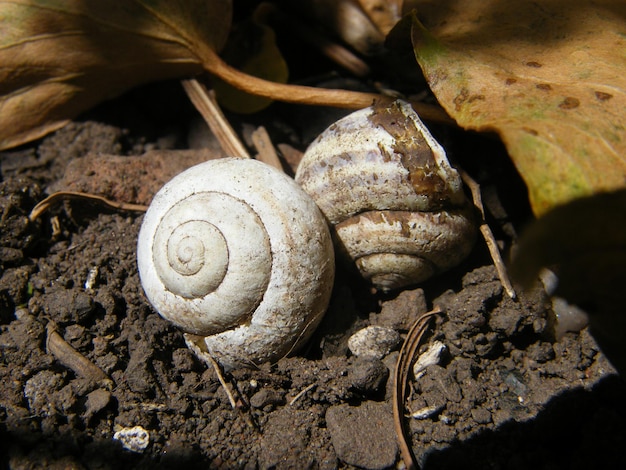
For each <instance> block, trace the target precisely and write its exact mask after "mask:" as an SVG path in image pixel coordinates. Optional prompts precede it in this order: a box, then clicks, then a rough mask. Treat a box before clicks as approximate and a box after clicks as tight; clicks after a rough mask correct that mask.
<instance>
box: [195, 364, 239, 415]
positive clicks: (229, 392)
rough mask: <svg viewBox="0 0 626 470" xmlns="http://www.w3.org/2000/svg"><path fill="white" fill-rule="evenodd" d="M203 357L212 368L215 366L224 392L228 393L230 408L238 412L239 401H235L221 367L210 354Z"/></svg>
mask: <svg viewBox="0 0 626 470" xmlns="http://www.w3.org/2000/svg"><path fill="white" fill-rule="evenodd" d="M202 357H203V358H204V359H206V360H207V361H209V363H210V364H211V366H213V370H214V371H215V375H217V380H219V381H220V384H222V387H223V388H224V391H225V392H226V396H227V397H228V401H229V402H230V406H231V407H232V408H233V410H236V409H237V400H235V395H233V392H232V391H231V389H230V387H229V386H228V382H226V379H225V378H224V375H223V374H222V369H221V368H220V365H219V364H218V363H217V361H216V360H215V359H213V356H211V355H210V354H205V355H203V356H202Z"/></svg>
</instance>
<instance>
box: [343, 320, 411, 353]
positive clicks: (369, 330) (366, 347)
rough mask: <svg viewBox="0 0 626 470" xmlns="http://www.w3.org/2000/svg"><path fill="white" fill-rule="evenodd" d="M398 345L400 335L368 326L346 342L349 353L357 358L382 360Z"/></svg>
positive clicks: (388, 329)
mask: <svg viewBox="0 0 626 470" xmlns="http://www.w3.org/2000/svg"><path fill="white" fill-rule="evenodd" d="M398 344H400V334H399V333H398V332H397V331H396V330H393V329H391V328H385V327H383V326H368V327H366V328H363V329H362V330H359V331H357V332H356V333H354V334H353V335H352V336H350V339H349V340H348V348H349V349H350V352H352V354H354V355H355V356H359V357H373V358H376V359H382V358H383V357H385V356H386V355H387V354H389V353H390V352H391V350H392V349H393V348H395V347H396V346H398Z"/></svg>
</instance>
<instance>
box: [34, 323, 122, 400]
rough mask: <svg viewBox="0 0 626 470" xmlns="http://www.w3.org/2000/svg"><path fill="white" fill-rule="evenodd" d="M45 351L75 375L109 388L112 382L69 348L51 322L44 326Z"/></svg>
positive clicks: (91, 363) (102, 372)
mask: <svg viewBox="0 0 626 470" xmlns="http://www.w3.org/2000/svg"><path fill="white" fill-rule="evenodd" d="M46 333H47V336H46V350H47V351H48V354H52V355H53V356H54V357H55V358H56V359H57V360H58V361H59V362H60V363H61V364H63V365H64V366H65V367H67V368H69V369H71V370H72V371H73V372H74V373H75V374H76V375H78V376H80V377H83V378H86V379H88V380H89V381H90V382H92V383H94V384H99V385H104V386H106V387H107V388H110V387H111V385H112V384H113V381H112V380H111V379H110V378H109V376H108V375H107V374H106V373H105V372H104V371H103V370H102V369H100V368H99V367H98V366H97V365H95V364H94V363H93V362H91V361H90V360H89V359H87V358H86V357H85V356H83V355H82V354H81V353H80V352H78V351H77V350H76V349H74V348H73V347H72V346H70V344H69V343H67V342H66V341H65V340H64V339H63V338H62V337H61V335H60V334H59V333H58V332H57V331H56V328H55V325H54V324H53V322H48V324H47V325H46Z"/></svg>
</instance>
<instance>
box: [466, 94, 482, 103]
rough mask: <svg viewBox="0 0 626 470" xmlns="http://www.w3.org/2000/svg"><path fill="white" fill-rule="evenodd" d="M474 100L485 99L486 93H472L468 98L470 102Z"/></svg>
mask: <svg viewBox="0 0 626 470" xmlns="http://www.w3.org/2000/svg"><path fill="white" fill-rule="evenodd" d="M474 101H485V95H472V96H470V97H469V99H468V100H467V102H468V103H472V102H474Z"/></svg>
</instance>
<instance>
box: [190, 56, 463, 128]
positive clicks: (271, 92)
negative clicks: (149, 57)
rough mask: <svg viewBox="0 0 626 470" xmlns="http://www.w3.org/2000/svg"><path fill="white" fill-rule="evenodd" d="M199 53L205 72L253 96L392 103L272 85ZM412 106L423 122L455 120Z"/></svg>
mask: <svg viewBox="0 0 626 470" xmlns="http://www.w3.org/2000/svg"><path fill="white" fill-rule="evenodd" d="M199 47H202V51H201V53H200V55H201V57H202V61H203V62H202V65H203V66H204V69H205V70H206V71H207V72H209V73H212V74H213V75H216V76H218V77H219V78H221V79H222V80H224V81H225V82H226V83H228V84H230V85H231V86H233V87H235V88H238V89H240V90H242V91H245V92H247V93H250V94H251V95H255V96H263V97H265V98H269V99H272V100H278V101H285V102H287V103H297V104H305V105H316V106H334V107H337V108H346V109H361V108H366V107H368V106H371V105H372V104H373V103H374V101H379V102H387V101H389V102H391V101H393V98H390V97H388V96H384V95H379V94H376V93H363V92H358V91H348V90H334V89H326V88H315V87H309V86H301V85H288V84H284V83H276V82H271V81H269V80H263V79H262V78H258V77H253V76H252V75H248V74H246V73H243V72H241V71H239V70H237V69H235V68H233V67H231V66H230V65H228V64H227V63H226V62H224V61H223V60H222V59H221V58H220V56H219V55H217V53H216V52H215V51H214V50H213V49H211V48H210V47H208V46H206V47H205V46H204V45H202V44H200V45H199ZM411 105H412V106H413V108H414V109H415V111H416V112H417V114H419V115H420V117H421V118H422V119H424V120H426V121H434V122H440V123H443V124H452V125H454V121H453V120H452V118H450V116H448V114H446V112H445V111H444V110H443V108H441V107H440V106H435V105H431V104H426V103H421V102H416V101H411Z"/></svg>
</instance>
